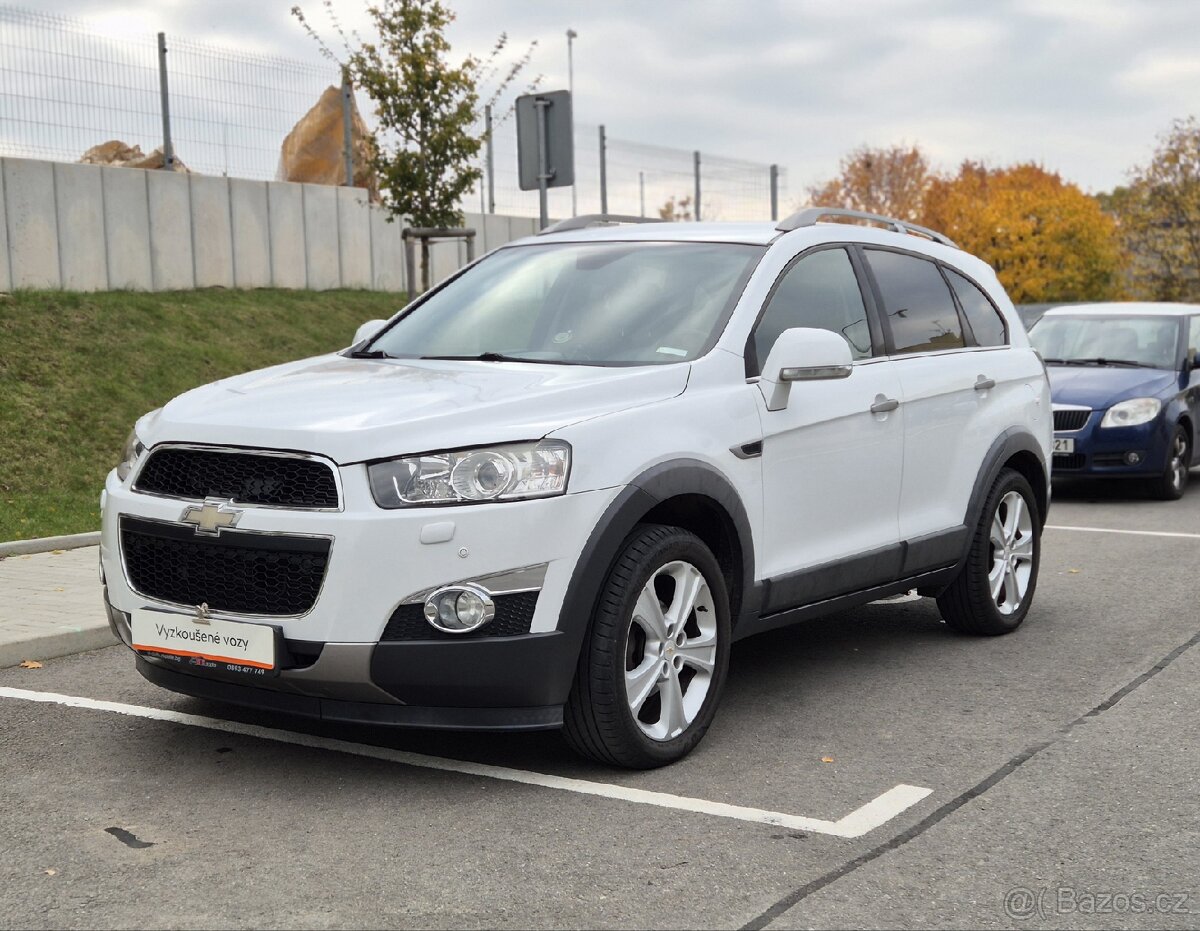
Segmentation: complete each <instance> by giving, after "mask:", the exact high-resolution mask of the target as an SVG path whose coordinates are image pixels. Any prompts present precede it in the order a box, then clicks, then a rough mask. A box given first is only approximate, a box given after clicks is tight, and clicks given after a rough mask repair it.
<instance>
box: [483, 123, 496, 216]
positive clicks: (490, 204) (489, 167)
mask: <svg viewBox="0 0 1200 931" xmlns="http://www.w3.org/2000/svg"><path fill="white" fill-rule="evenodd" d="M483 121H484V126H485V127H486V132H485V135H486V136H487V161H486V163H485V171H486V174H487V212H488V213H495V212H496V162H495V158H494V155H493V149H492V105H491V104H490V103H489V104H488V105H487V106H486V107H484V108H483Z"/></svg>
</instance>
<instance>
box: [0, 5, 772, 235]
mask: <svg viewBox="0 0 1200 931" xmlns="http://www.w3.org/2000/svg"><path fill="white" fill-rule="evenodd" d="M165 46H166V55H165V64H166V71H167V76H168V81H167V86H168V87H169V98H165V95H164V94H163V87H162V86H161V84H160V72H159V63H160V62H159V48H158V43H157V41H156V40H155V38H154V37H152V36H147V37H146V38H145V39H114V38H110V37H107V36H101V35H96V34H94V32H92V31H91V29H90V27H89V26H87V24H85V23H82V22H80V21H78V20H74V19H70V18H68V17H63V16H57V15H51V14H46V13H42V12H38V11H33V10H26V9H22V8H19V7H11V6H0V78H2V80H0V155H11V156H18V157H28V158H43V159H54V160H56V161H68V162H74V161H78V160H79V159H80V158H81V156H83V154H84V152H86V151H87V150H88V149H89V148H91V147H93V146H95V145H97V144H99V143H103V142H107V141H109V140H113V139H116V140H120V141H121V142H123V143H125V144H127V145H130V146H133V145H136V146H139V147H140V148H141V150H142V151H143V152H144V153H145V154H147V155H149V154H150V153H151V152H152V151H153V150H155V149H158V148H160V147H162V146H163V139H164V125H163V108H164V105H166V106H168V108H169V112H170V132H171V139H172V143H173V145H172V148H173V150H174V155H175V157H176V158H177V159H178V160H179V161H182V162H183V164H184V165H186V166H187V167H188V168H189V169H190V170H192V171H194V172H198V173H200V174H205V175H224V176H227V177H235V178H253V179H264V180H270V179H274V178H275V177H276V172H277V168H278V163H279V152H280V146H281V144H282V142H283V140H284V138H285V137H286V136H287V134H288V133H289V132H290V131H291V130H292V128H293V127H294V126H295V124H296V122H297V121H298V120H299V119H300V118H301V117H302V116H303V115H304V114H305V113H306V112H307V111H308V110H309V109H310V108H311V107H312V106H313V105H314V104H315V103H316V102H317V100H318V98H319V97H320V96H321V94H322V92H324V91H325V89H326V88H328V87H329V86H330V85H337V84H339V83H340V80H341V78H340V75H339V74H338V72H337V69H336V68H335V67H334V66H332V65H330V64H328V63H322V64H311V63H307V62H300V61H293V60H289V59H284V58H275V57H269V56H261V55H254V54H248V53H245V52H240V51H239V52H235V51H231V50H228V49H222V48H218V47H214V46H210V45H204V44H201V43H198V42H193V41H191V40H188V39H183V38H176V37H172V36H167V37H166V39H165ZM358 103H359V109H360V111H361V112H362V114H363V117H364V119H365V120H366V122H367V124H368V127H370V126H371V123H372V119H371V113H370V111H371V107H370V105H369V101H366V100H364V99H362V98H361V96H360V97H359V101H358ZM601 131H602V130H601V128H600V127H597V126H594V125H592V126H589V125H583V124H577V125H576V130H575V174H576V183H575V187H574V191H573V192H572V189H570V188H556V189H552V190H551V192H550V201H549V203H550V215H551V216H555V217H565V216H571V215H572V214H573V213H600V212H602V209H601V208H602V206H607V212H609V213H621V214H632V215H645V216H658V215H660V213H662V212H663V211H664V210H666V209H668V208H673V209H674V211H675V215H676V216H677V217H679V218H684V219H694V218H695V217H696V208H697V204H696V193H697V190H698V191H699V193H700V197H699V207H700V218H701V219H705V220H759V219H766V218H768V217H770V216H772V207H773V204H775V203H780V202H785V201H786V195H785V193H784V192H785V191H786V176H785V175H784V174H783V172H781V171H779V172H776V170H775V169H774V166H771V165H768V164H765V163H763V164H759V163H755V162H747V161H740V160H735V159H728V158H720V157H717V156H713V155H709V154H708V153H699V155H698V156H697V153H694V152H692V151H689V150H686V149H675V148H667V147H663V146H654V145H645V144H642V143H637V142H628V141H625V140H622V139H620V138H613V137H608V138H607V139H606V140H605V144H604V146H603V159H604V171H603V174H604V176H605V179H606V182H607V183H606V184H605V185H602V184H601V174H602V169H601V159H602V148H601V141H600V139H601ZM492 138H493V151H494V158H493V175H492V177H491V185H490V189H491V190H492V191H493V192H494V195H493V197H492V198H490V199H489V197H488V191H489V185H488V183H487V182H486V180H485V182H483V183H481V184H480V186H479V188H478V189H477V190H476V192H475V193H474V194H473V195H471V196H470V197H468V198H467V199H466V201H465V202H464V203H463V208H464V209H465V210H467V211H469V212H472V213H474V212H477V211H478V212H481V213H483V212H496V213H503V214H509V215H515V216H526V217H531V216H532V217H535V216H537V215H538V195H537V192H536V191H521V190H519V188H518V185H517V143H516V124H515V120H514V119H512V117H511V116H509V117H507V118H500V119H498V120H497V121H496V124H495V126H494V127H493V137H492ZM481 167H482V166H481ZM773 183H776V184H777V187H775V189H774V197H773V188H772V185H773Z"/></svg>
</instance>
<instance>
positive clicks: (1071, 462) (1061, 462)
mask: <svg viewBox="0 0 1200 931" xmlns="http://www.w3.org/2000/svg"><path fill="white" fill-rule="evenodd" d="M1085 461H1086V460H1085V459H1084V456H1083V453H1070V454H1069V455H1066V456H1055V457H1054V459H1053V461H1052V464H1051V469H1052V470H1053V471H1055V472H1066V471H1070V470H1071V469H1082V468H1083V464H1084V462H1085Z"/></svg>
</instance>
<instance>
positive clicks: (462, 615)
mask: <svg viewBox="0 0 1200 931" xmlns="http://www.w3.org/2000/svg"><path fill="white" fill-rule="evenodd" d="M495 614H496V604H495V602H493V601H492V596H491V595H489V594H488V593H487V591H485V590H484V589H482V588H480V587H479V586H478V585H451V586H448V587H446V588H439V589H438V590H437V591H436V592H434V593H433V594H432V595H430V596H429V597H428V598H426V599H425V620H426V621H428V622H429V624H430V626H431V627H435V628H437V629H438V630H440V631H442V632H443V633H447V634H469V633H471V631H474V630H479V628H480V627H483V626H484V625H485V624H486V623H488V621H490V620H491V619H492V618H493V617H494V616H495Z"/></svg>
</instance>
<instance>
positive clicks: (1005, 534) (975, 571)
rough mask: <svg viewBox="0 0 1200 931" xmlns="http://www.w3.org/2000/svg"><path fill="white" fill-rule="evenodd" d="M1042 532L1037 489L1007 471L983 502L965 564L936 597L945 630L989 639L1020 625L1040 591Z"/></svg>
mask: <svg viewBox="0 0 1200 931" xmlns="http://www.w3.org/2000/svg"><path fill="white" fill-rule="evenodd" d="M1041 531H1042V528H1041V521H1040V518H1039V515H1038V511H1037V499H1036V498H1035V497H1034V494H1033V488H1032V487H1030V484H1029V482H1028V480H1027V479H1026V478H1025V476H1023V475H1021V474H1020V473H1019V472H1017V471H1015V470H1013V469H1004V470H1003V471H1001V473H1000V475H999V476H998V477H997V478H996V482H995V484H994V485H993V486H992V490H991V492H990V493H989V494H988V497H987V501H986V502H985V503H984V508H983V514H982V516H981V517H980V521H979V526H978V527H976V529H975V535H974V537H972V539H971V549H970V551H969V552H968V554H967V561H966V564H965V565H964V566H963V568H962V571H961V572H960V573H959V574H958V577H957V578H955V580H954V581H953V582H952V583H951V584H950V586H949V587H948V588H947V589H946V591H944V592H943V593H942V594H941V595H940V596H938V600H937V603H938V610H939V611H941V613H942V617H943V618H944V619H945V621H946V624H947V626H949V627H952V628H954V629H955V630H958V631H961V632H963V633H967V634H984V635H990V636H995V635H997V634H1007V633H1011V632H1012V631H1014V630H1016V629H1017V628H1018V627H1020V626H1021V622H1022V621H1024V620H1025V615H1026V614H1028V613H1029V605H1030V603H1031V602H1032V601H1033V592H1034V589H1035V588H1036V587H1037V575H1038V563H1039V560H1040V556H1041Z"/></svg>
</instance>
